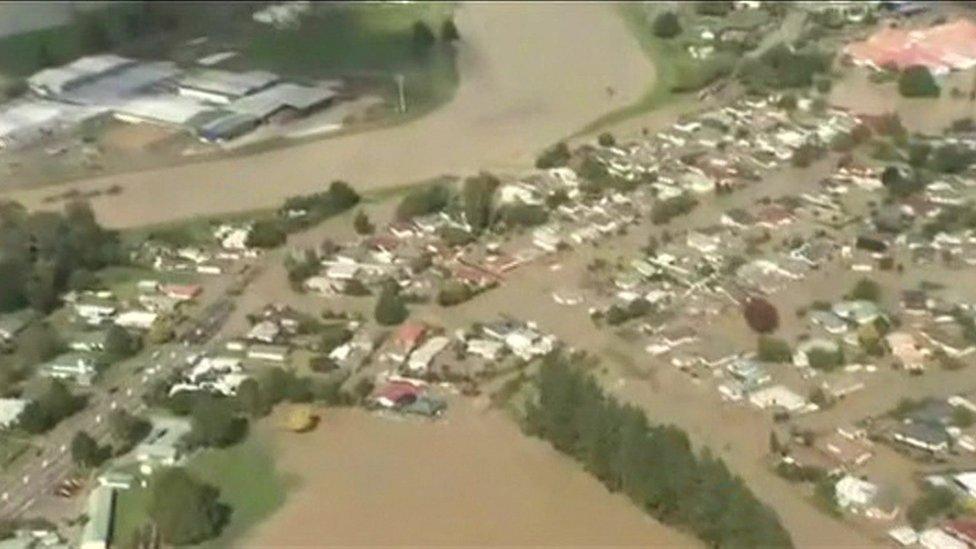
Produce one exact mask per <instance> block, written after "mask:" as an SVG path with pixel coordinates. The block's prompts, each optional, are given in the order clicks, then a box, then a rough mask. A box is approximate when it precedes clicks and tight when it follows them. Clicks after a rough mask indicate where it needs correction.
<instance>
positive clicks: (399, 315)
mask: <svg viewBox="0 0 976 549" xmlns="http://www.w3.org/2000/svg"><path fill="white" fill-rule="evenodd" d="M409 314H410V313H409V311H408V310H407V306H406V304H405V303H404V301H403V298H402V297H401V296H400V289H399V287H397V285H396V283H395V282H388V283H386V284H384V286H383V290H382V291H381V292H380V296H379V299H377V301H376V308H375V309H374V311H373V316H374V317H375V318H376V322H378V323H379V324H381V325H383V326H395V325H397V324H400V323H401V322H403V321H404V320H406V319H407V315H409Z"/></svg>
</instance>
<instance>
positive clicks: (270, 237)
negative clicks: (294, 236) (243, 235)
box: [247, 219, 288, 248]
mask: <svg viewBox="0 0 976 549" xmlns="http://www.w3.org/2000/svg"><path fill="white" fill-rule="evenodd" d="M287 238H288V235H287V233H285V230H284V228H283V227H282V226H281V223H279V222H278V221H277V220H273V219H262V220H260V221H257V222H255V223H254V226H253V227H251V232H250V233H248V235H247V246H248V247H249V248H277V247H278V246H281V245H282V244H284V243H285V240H286V239H287Z"/></svg>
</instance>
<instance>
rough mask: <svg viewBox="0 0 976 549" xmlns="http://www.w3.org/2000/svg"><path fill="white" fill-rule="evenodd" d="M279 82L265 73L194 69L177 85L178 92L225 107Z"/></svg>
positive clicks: (268, 73) (270, 74) (275, 76)
mask: <svg viewBox="0 0 976 549" xmlns="http://www.w3.org/2000/svg"><path fill="white" fill-rule="evenodd" d="M280 80H281V79H280V78H279V77H278V75H276V74H274V73H270V72H267V71H249V72H230V71H223V70H217V69H205V70H196V71H193V72H190V73H187V74H185V75H184V76H183V77H182V78H180V80H179V83H178V88H177V90H178V93H179V94H180V95H181V96H184V97H191V98H193V99H198V100H200V101H206V102H210V103H216V104H220V105H226V104H228V103H230V102H231V101H234V100H235V99H239V98H241V97H244V96H245V95H249V94H252V93H256V92H259V91H261V90H263V89H265V88H268V87H270V86H272V85H274V84H276V83H277V82H279V81H280Z"/></svg>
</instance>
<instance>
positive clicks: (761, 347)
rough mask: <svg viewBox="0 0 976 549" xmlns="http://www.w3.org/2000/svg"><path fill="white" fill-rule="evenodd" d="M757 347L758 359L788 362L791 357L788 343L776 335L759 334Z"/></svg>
mask: <svg viewBox="0 0 976 549" xmlns="http://www.w3.org/2000/svg"><path fill="white" fill-rule="evenodd" d="M757 347H758V356H759V360H761V361H763V362H789V361H790V360H791V359H792V358H793V353H792V352H791V351H790V344H789V343H787V342H786V341H785V340H782V339H779V338H776V337H770V336H765V335H761V336H759V344H758V345H757Z"/></svg>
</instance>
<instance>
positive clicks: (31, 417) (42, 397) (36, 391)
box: [20, 379, 85, 434]
mask: <svg viewBox="0 0 976 549" xmlns="http://www.w3.org/2000/svg"><path fill="white" fill-rule="evenodd" d="M26 393H27V396H29V397H30V401H29V402H28V403H27V406H26V407H25V408H24V411H23V412H22V413H21V415H20V426H21V428H23V429H24V430H25V431H27V432H28V433H33V434H38V433H43V432H46V431H48V430H50V429H51V428H52V427H54V426H55V425H57V424H58V422H60V421H61V420H62V419H64V418H66V417H68V416H70V415H71V414H74V413H75V412H77V411H78V410H80V409H81V408H82V407H84V405H85V399H84V398H82V397H77V396H75V395H73V394H71V391H69V390H68V388H67V387H65V385H64V383H62V382H61V381H60V380H57V379H40V380H38V381H37V382H36V383H35V384H33V385H31V386H29V387H28V390H27V391H26Z"/></svg>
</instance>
